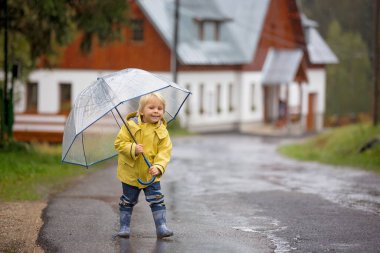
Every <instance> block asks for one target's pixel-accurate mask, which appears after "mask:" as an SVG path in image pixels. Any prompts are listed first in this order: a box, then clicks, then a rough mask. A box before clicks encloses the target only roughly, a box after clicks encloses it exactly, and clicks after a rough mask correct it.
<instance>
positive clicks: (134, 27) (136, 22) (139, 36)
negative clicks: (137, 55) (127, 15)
mask: <svg viewBox="0 0 380 253" xmlns="http://www.w3.org/2000/svg"><path fill="white" fill-rule="evenodd" d="M131 32H132V35H131V36H132V37H131V39H132V40H133V41H143V40H144V20H142V19H133V20H131Z"/></svg>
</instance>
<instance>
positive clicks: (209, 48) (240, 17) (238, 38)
mask: <svg viewBox="0 0 380 253" xmlns="http://www.w3.org/2000/svg"><path fill="white" fill-rule="evenodd" d="M137 2H138V4H139V6H140V7H141V9H142V11H143V12H144V13H145V15H146V16H147V18H148V19H150V21H151V23H152V24H153V26H155V28H156V30H157V31H158V32H159V33H160V35H161V37H162V38H163V39H164V41H165V42H166V44H167V45H168V47H169V48H172V42H173V24H174V21H173V19H174V0H137ZM269 2H270V0H180V9H179V12H180V23H179V41H178V56H179V61H180V62H181V63H182V64H186V65H234V64H248V63H251V61H252V59H254V56H255V53H256V49H257V46H258V41H259V39H260V35H261V30H262V27H263V22H264V20H265V16H266V13H267V9H268V6H269ZM207 20H214V21H218V22H222V23H221V24H222V25H221V28H220V38H219V40H218V41H215V40H207V39H204V40H202V41H201V40H199V38H198V36H199V35H198V34H199V31H198V26H197V22H196V21H207ZM302 20H303V26H304V28H305V27H307V28H308V29H310V31H311V33H310V35H311V38H312V40H311V42H310V44H309V45H308V47H307V48H308V50H309V55H310V58H311V60H312V63H335V62H334V59H335V61H337V60H336V56H335V55H334V54H333V53H332V51H331V50H330V49H329V47H328V46H327V45H326V43H325V42H324V41H323V39H322V38H321V37H318V34H317V35H316V34H315V32H316V30H315V29H314V27H316V26H317V23H316V22H315V21H312V20H309V19H307V18H306V17H302ZM208 28H210V27H208ZM211 29H212V28H210V30H208V29H205V33H206V35H207V34H208V35H210V36H211V34H212V31H211ZM313 29H314V30H313ZM334 57H335V58H334Z"/></svg>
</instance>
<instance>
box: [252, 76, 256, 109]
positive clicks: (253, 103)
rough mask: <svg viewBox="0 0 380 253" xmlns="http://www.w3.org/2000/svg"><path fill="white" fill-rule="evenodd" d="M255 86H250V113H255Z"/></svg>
mask: <svg viewBox="0 0 380 253" xmlns="http://www.w3.org/2000/svg"><path fill="white" fill-rule="evenodd" d="M255 110H256V107H255V84H254V83H253V84H251V111H255Z"/></svg>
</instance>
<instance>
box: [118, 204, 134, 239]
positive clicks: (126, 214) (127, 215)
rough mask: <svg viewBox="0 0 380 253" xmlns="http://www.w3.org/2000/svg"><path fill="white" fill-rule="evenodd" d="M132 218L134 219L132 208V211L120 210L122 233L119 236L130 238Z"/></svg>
mask: <svg viewBox="0 0 380 253" xmlns="http://www.w3.org/2000/svg"><path fill="white" fill-rule="evenodd" d="M131 217H132V208H130V210H126V211H125V210H120V231H119V233H117V235H118V236H120V237H124V238H128V237H129V235H130V233H131V229H130V224H131Z"/></svg>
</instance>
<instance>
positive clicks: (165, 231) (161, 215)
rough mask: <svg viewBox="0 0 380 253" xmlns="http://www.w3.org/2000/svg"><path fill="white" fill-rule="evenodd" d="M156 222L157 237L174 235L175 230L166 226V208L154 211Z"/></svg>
mask: <svg viewBox="0 0 380 253" xmlns="http://www.w3.org/2000/svg"><path fill="white" fill-rule="evenodd" d="M153 219H154V223H155V224H156V233H157V238H164V237H169V236H172V235H173V231H172V230H170V229H169V228H168V227H167V226H166V210H165V209H163V210H157V211H154V212H153Z"/></svg>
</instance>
